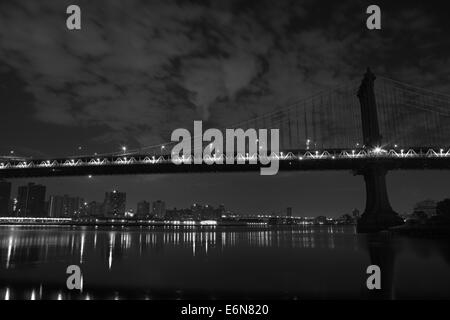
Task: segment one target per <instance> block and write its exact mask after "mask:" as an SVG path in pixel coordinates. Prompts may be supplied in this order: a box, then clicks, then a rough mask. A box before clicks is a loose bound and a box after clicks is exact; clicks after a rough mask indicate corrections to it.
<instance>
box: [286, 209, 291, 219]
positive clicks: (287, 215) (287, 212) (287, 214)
mask: <svg viewBox="0 0 450 320" xmlns="http://www.w3.org/2000/svg"><path fill="white" fill-rule="evenodd" d="M286 217H292V207H287V208H286Z"/></svg>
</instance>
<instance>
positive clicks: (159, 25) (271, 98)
mask: <svg viewBox="0 0 450 320" xmlns="http://www.w3.org/2000/svg"><path fill="white" fill-rule="evenodd" d="M390 2H391V3H390V4H389V3H388V2H385V1H377V3H376V4H378V5H379V6H380V7H381V9H382V30H379V31H369V30H367V29H366V27H365V22H366V18H367V14H366V13H365V11H366V8H367V6H368V5H369V4H372V3H371V2H367V1H300V0H297V1H283V0H281V1H262V0H258V1H132V0H127V1H112V0H111V1H72V0H71V1H62V0H61V1H56V0H54V1H50V0H40V1H29V0H14V1H7V0H2V1H1V2H0V97H1V116H0V135H1V139H0V154H1V155H7V154H9V153H10V151H11V150H14V152H15V154H16V155H23V156H34V157H39V158H48V157H55V156H65V155H68V156H69V155H76V154H93V153H95V152H97V153H104V152H116V151H120V148H121V147H122V146H127V147H128V148H135V147H142V146H148V145H153V144H159V143H163V142H166V141H169V140H170V134H171V132H172V131H173V130H174V129H176V128H188V129H190V130H192V129H191V128H192V125H193V121H194V120H203V121H204V122H205V123H207V124H208V125H209V126H213V127H222V126H224V125H226V124H229V123H236V122H239V121H241V120H245V119H248V118H252V117H254V116H255V115H259V114H264V113H266V112H268V111H271V110H274V109H276V108H277V107H278V108H280V107H281V106H283V105H286V104H288V103H290V102H292V101H295V100H298V99H299V98H302V97H307V96H309V95H311V94H312V93H315V92H318V91H322V90H325V89H329V88H332V87H335V86H336V85H339V84H343V83H346V82H348V81H349V80H355V79H360V78H361V76H362V74H363V73H364V71H365V69H366V67H367V66H371V68H372V69H373V71H374V72H375V73H376V74H380V75H384V76H387V77H390V78H393V79H398V80H401V81H404V82H407V83H411V84H414V85H416V86H420V87H424V88H429V89H432V90H436V91H440V92H443V93H449V92H450V83H449V81H448V79H449V76H450V47H449V42H448V40H447V39H448V35H449V34H450V22H449V20H448V12H447V11H446V10H444V8H440V7H439V6H436V5H435V4H434V5H432V4H431V3H430V2H429V1H422V3H418V4H415V3H413V2H412V1H395V4H392V2H394V1H390ZM70 4H77V5H79V6H80V7H81V10H82V30H81V31H69V30H67V28H66V18H67V15H66V13H65V12H66V8H67V6H68V5H70ZM27 181H35V182H41V183H44V184H45V185H47V186H48V192H47V193H48V194H49V195H50V194H64V193H68V194H71V195H79V196H82V197H85V198H86V199H87V200H103V195H104V192H105V191H107V190H111V189H113V188H117V189H119V190H123V191H126V192H127V193H128V207H131V208H135V203H136V202H137V201H138V200H141V199H147V200H151V201H153V200H157V199H163V200H166V202H167V205H168V207H186V206H190V204H191V203H193V202H202V203H210V204H212V205H218V204H220V203H224V204H225V205H226V206H227V207H228V208H231V209H234V210H237V211H240V212H259V211H260V210H262V211H264V212H272V211H275V212H277V211H282V210H283V211H284V210H285V208H286V207H287V206H292V207H293V208H294V213H295V214H297V215H319V214H326V215H331V216H336V215H341V214H343V213H347V212H350V211H351V210H352V209H353V208H355V207H356V208H359V209H360V210H362V209H363V206H364V199H365V189H364V184H363V179H362V177H361V176H353V174H352V173H351V172H298V173H279V174H278V175H277V176H274V177H267V176H260V175H259V174H258V173H257V172H254V173H245V174H243V173H232V174H195V175H194V174H181V175H151V176H150V175H149V176H127V177H123V176H115V177H94V178H93V179H88V178H86V177H79V178H52V179H31V180H30V179H26V180H22V179H17V180H13V182H14V190H15V191H16V187H17V186H18V185H19V184H22V183H25V182H27ZM388 189H389V193H390V198H391V202H392V205H393V207H394V209H395V210H396V211H398V212H400V213H403V212H405V211H410V210H411V209H412V206H413V204H414V203H415V202H417V201H419V200H424V199H426V198H431V199H435V200H439V199H442V198H444V197H450V173H449V172H444V171H442V172H440V171H419V172H407V171H401V172H391V173H390V174H389V175H388ZM14 193H15V192H14Z"/></svg>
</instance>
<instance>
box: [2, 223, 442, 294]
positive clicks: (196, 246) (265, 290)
mask: <svg viewBox="0 0 450 320" xmlns="http://www.w3.org/2000/svg"><path fill="white" fill-rule="evenodd" d="M449 248H450V245H449V244H448V242H446V241H438V240H424V239H408V238H402V237H392V236H387V235H380V236H370V237H369V236H365V235H357V234H356V233H355V229H354V227H352V226H320V227H312V226H300V227H265V228H261V227H248V228H244V227H203V228H198V227H165V228H161V227H144V228H117V227H115V228H88V227H83V228H75V227H72V228H70V227H61V228H55V227H52V228H44V227H43V228H36V227H18V226H14V227H6V226H5V227H0V299H5V300H6V299H27V300H35V299H37V300H39V299H58V300H62V299H86V300H88V299H183V298H211V297H219V298H220V297H223V298H261V297H262V298H265V297H267V298H280V299H293V298H306V299H310V298H319V299H325V298H371V297H372V296H374V295H373V294H372V293H370V294H369V293H368V292H367V289H365V280H366V277H367V275H366V273H365V270H366V268H367V266H368V265H370V264H378V265H380V266H381V268H382V274H383V277H382V279H383V281H384V283H383V285H384V289H385V290H382V292H381V293H379V294H377V297H381V298H388V299H391V298H445V299H449V298H450V289H449V287H450V286H449V284H450V275H449V271H450V268H449V266H450V250H449ZM71 264H76V265H80V267H81V269H82V271H83V290H82V293H79V292H78V293H76V292H74V291H68V290H67V289H65V285H66V277H67V275H66V273H65V270H66V268H67V266H69V265H71ZM414 279H416V280H417V283H414V281H412V280H414ZM3 284H4V285H3Z"/></svg>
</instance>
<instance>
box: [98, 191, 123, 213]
mask: <svg viewBox="0 0 450 320" xmlns="http://www.w3.org/2000/svg"><path fill="white" fill-rule="evenodd" d="M126 202H127V194H126V193H125V192H118V191H117V190H114V191H112V192H106V193H105V202H104V204H103V205H104V208H103V210H104V215H105V216H109V217H124V216H125V206H126Z"/></svg>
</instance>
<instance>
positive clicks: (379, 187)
mask: <svg viewBox="0 0 450 320" xmlns="http://www.w3.org/2000/svg"><path fill="white" fill-rule="evenodd" d="M375 79H376V77H375V75H374V74H373V73H372V72H371V71H370V69H367V72H366V74H365V75H364V79H363V80H362V82H361V86H360V87H359V91H358V98H359V102H360V105H361V118H362V119H361V120H362V129H363V140H364V145H365V148H366V149H367V150H369V151H372V150H374V149H375V148H377V147H381V142H382V137H381V135H380V130H379V126H378V114H377V104H376V100H375V92H374V82H375ZM356 174H361V175H363V176H364V181H365V183H366V208H365V210H364V213H363V214H362V215H361V218H360V219H359V221H358V225H357V231H358V232H377V231H381V230H385V229H387V228H389V227H392V226H396V225H400V224H402V223H403V220H402V219H401V218H400V217H399V215H398V214H397V213H396V212H395V211H394V210H392V207H391V204H390V203H389V198H388V194H387V188H386V174H387V170H386V169H385V168H384V167H383V165H382V164H379V163H377V162H369V163H368V164H367V165H366V166H365V167H364V168H362V169H360V170H358V172H357V173H356Z"/></svg>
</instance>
